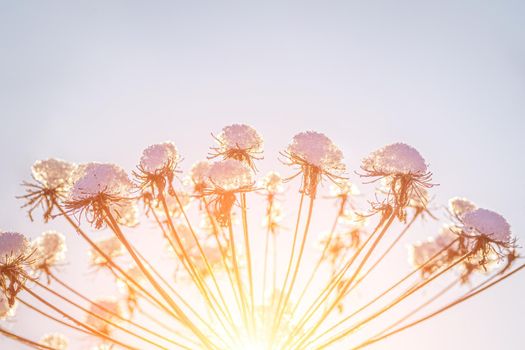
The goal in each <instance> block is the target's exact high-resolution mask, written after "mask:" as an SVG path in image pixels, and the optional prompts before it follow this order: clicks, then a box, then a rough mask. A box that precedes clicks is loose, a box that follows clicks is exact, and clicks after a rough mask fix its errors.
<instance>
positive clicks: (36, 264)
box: [32, 231, 67, 272]
mask: <svg viewBox="0 0 525 350" xmlns="http://www.w3.org/2000/svg"><path fill="white" fill-rule="evenodd" d="M32 246H33V250H34V253H33V256H32V258H33V261H32V267H33V268H34V269H36V270H43V271H44V272H48V271H49V268H50V267H52V266H54V265H56V264H58V263H61V262H63V261H64V259H65V257H66V251H67V247H66V238H65V237H64V235H63V234H61V233H59V232H57V231H45V232H43V233H42V235H41V236H40V237H38V238H37V239H36V240H34V241H33V244H32Z"/></svg>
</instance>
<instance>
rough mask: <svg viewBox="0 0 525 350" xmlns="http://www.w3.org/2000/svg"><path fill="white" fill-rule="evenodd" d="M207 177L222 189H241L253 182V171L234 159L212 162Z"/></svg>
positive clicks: (251, 184)
mask: <svg viewBox="0 0 525 350" xmlns="http://www.w3.org/2000/svg"><path fill="white" fill-rule="evenodd" d="M209 179H210V181H211V183H212V184H213V185H214V186H215V187H216V188H218V189H220V190H222V191H236V190H241V189H243V188H247V187H251V186H253V183H254V178H253V171H252V170H251V169H250V168H249V167H248V166H247V165H246V164H244V163H242V162H240V161H238V160H234V159H225V160H220V161H217V162H214V163H213V164H212V165H211V167H210V172H209Z"/></svg>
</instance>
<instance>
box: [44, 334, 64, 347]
mask: <svg viewBox="0 0 525 350" xmlns="http://www.w3.org/2000/svg"><path fill="white" fill-rule="evenodd" d="M39 343H40V344H42V345H45V346H49V347H51V348H53V349H55V350H67V349H68V348H69V341H68V340H67V338H66V337H65V336H64V335H63V334H59V333H50V334H46V335H44V336H43V337H42V339H40V342H39Z"/></svg>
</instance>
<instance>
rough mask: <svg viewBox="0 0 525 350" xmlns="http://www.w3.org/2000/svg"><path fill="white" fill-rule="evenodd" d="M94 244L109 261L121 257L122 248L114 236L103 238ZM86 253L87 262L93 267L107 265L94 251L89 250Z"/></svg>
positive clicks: (104, 259) (102, 257)
mask: <svg viewBox="0 0 525 350" xmlns="http://www.w3.org/2000/svg"><path fill="white" fill-rule="evenodd" d="M95 244H96V245H97V247H98V248H99V249H100V251H101V252H102V253H104V254H105V255H106V256H107V257H108V258H110V259H113V258H116V257H119V256H122V255H123V254H124V246H123V245H122V242H120V241H119V239H118V238H117V237H115V236H111V237H108V238H103V239H101V240H98V241H96V242H95ZM88 253H89V260H90V262H91V264H92V265H93V266H103V265H105V264H107V259H106V258H105V257H104V255H102V254H100V253H99V252H98V251H97V250H96V249H94V248H91V249H90V250H89V252H88Z"/></svg>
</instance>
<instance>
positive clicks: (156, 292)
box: [0, 125, 524, 350]
mask: <svg viewBox="0 0 525 350" xmlns="http://www.w3.org/2000/svg"><path fill="white" fill-rule="evenodd" d="M214 140H215V141H216V145H215V146H213V147H211V149H210V153H209V155H208V157H207V159H205V160H202V161H200V162H197V163H196V164H194V165H193V166H192V167H191V170H190V171H189V173H188V174H187V175H184V174H183V173H182V172H181V171H180V163H181V161H182V157H181V155H180V153H179V150H178V149H177V147H176V146H175V145H174V144H173V143H172V142H164V143H159V144H155V145H152V146H149V147H148V148H146V149H145V150H144V152H143V154H142V157H141V158H140V160H139V162H138V165H137V168H136V170H135V171H133V172H132V173H131V176H130V175H129V174H128V173H126V171H124V170H123V169H122V168H121V167H119V166H118V165H115V164H103V163H88V164H78V165H77V164H73V163H69V162H66V161H63V160H58V159H48V160H41V161H37V162H36V163H35V164H34V165H33V167H32V177H33V180H32V181H28V182H24V183H23V185H24V187H25V190H26V193H25V194H24V195H21V196H20V198H21V199H22V200H23V207H25V208H26V209H27V210H28V214H29V218H30V219H31V220H33V219H34V218H35V213H36V212H37V211H40V210H41V212H42V218H43V220H44V222H53V221H55V220H65V222H66V223H67V224H68V225H70V226H71V232H70V233H68V235H67V236H68V237H67V239H77V236H78V237H80V238H81V239H83V240H84V241H85V242H86V244H87V250H88V255H89V259H88V260H89V263H90V265H91V266H92V267H93V271H94V272H95V273H101V274H102V273H104V274H108V275H109V276H111V278H112V279H114V281H115V285H116V287H117V289H116V290H118V291H119V293H118V296H111V297H104V298H100V297H97V296H93V295H86V294H85V293H83V292H81V289H82V287H80V288H78V287H75V286H74V285H72V284H71V283H69V282H68V281H65V280H63V279H62V278H61V277H60V276H59V272H60V271H61V270H63V269H66V268H67V266H66V264H65V261H66V260H65V259H66V253H67V249H66V245H65V242H66V237H65V236H64V235H63V234H61V233H59V232H56V231H46V232H44V233H43V234H42V235H41V236H40V237H38V238H37V239H35V240H33V241H32V242H30V241H29V240H28V239H27V238H26V237H25V236H24V235H22V234H20V233H15V232H2V233H0V318H2V319H9V318H12V317H14V314H15V309H16V307H17V306H18V307H20V306H21V307H23V308H24V309H27V310H30V311H31V312H34V313H35V314H39V315H40V316H42V317H45V318H46V319H48V320H49V322H50V323H56V324H59V325H61V327H67V328H69V329H70V331H71V333H72V334H78V335H79V336H82V337H89V339H93V343H92V344H91V345H90V347H91V346H93V347H92V349H99V350H102V349H179V348H181V349H213V350H221V349H224V350H237V349H239V350H240V349H250V350H251V349H258V350H263V349H264V350H277V349H324V348H334V349H336V348H340V346H341V345H340V344H341V343H340V342H345V344H347V343H352V344H353V345H348V348H349V349H354V350H355V349H361V348H364V347H366V346H368V345H370V344H374V343H376V342H380V341H382V340H384V339H385V338H387V337H389V336H392V335H394V334H396V333H399V332H401V331H404V330H407V329H409V328H411V327H413V326H415V325H417V324H419V323H421V322H424V321H426V320H429V319H432V318H434V317H435V316H437V315H439V314H441V313H442V312H444V311H446V310H448V309H450V308H452V307H454V306H456V305H458V304H460V303H462V302H464V301H467V300H468V299H470V298H472V297H474V296H476V295H477V294H479V293H481V292H483V291H485V290H486V289H488V288H491V287H493V286H494V285H496V284H498V283H500V282H501V281H503V280H505V279H506V278H508V277H509V276H511V275H513V274H514V273H516V272H517V271H519V270H521V269H522V268H523V267H524V265H519V266H517V267H516V266H514V265H515V263H516V261H518V259H519V255H518V253H517V251H516V247H517V245H516V242H515V239H514V238H513V237H512V235H511V231H510V226H509V224H508V223H507V221H506V220H505V219H504V218H503V217H502V216H501V215H499V214H497V213H495V212H493V211H490V210H487V209H482V208H478V207H477V206H476V205H475V204H473V203H472V202H470V201H468V200H467V199H464V198H453V199H451V200H450V203H449V207H448V209H447V210H446V217H447V219H446V222H445V223H444V226H443V228H442V230H441V231H440V232H439V233H438V234H437V235H436V236H435V237H432V238H429V239H426V240H420V241H418V242H416V243H414V244H413V245H412V246H411V247H410V249H409V260H410V262H411V264H412V266H413V267H412V268H411V269H410V272H409V273H406V274H402V275H401V276H400V277H399V278H398V279H397V281H396V282H395V283H391V284H384V285H382V286H381V287H376V288H377V290H376V289H374V290H367V293H366V296H365V297H364V298H365V299H366V302H365V303H363V304H362V305H358V306H356V305H354V303H352V302H349V301H355V299H356V298H355V293H356V290H358V287H359V286H360V285H361V284H362V283H363V281H365V280H366V279H371V278H372V277H371V276H373V271H374V270H375V269H376V268H377V267H378V266H380V265H381V263H383V262H384V261H385V260H386V258H387V257H388V256H389V255H390V254H391V253H392V251H393V250H394V249H396V248H399V245H400V244H399V242H400V241H401V239H402V238H403V237H404V236H405V235H406V234H407V232H408V231H409V229H410V228H411V227H413V226H414V223H415V222H416V221H419V220H422V219H428V220H433V219H435V218H436V215H435V211H436V210H437V209H438V207H436V206H433V205H432V204H431V203H430V198H431V194H430V193H431V191H432V190H433V187H434V183H433V182H432V173H431V172H430V171H429V169H428V166H427V163H426V162H425V160H424V159H423V157H422V156H421V155H420V154H419V152H418V151H417V150H416V149H414V148H413V147H411V146H409V145H406V144H403V143H396V144H391V145H387V146H385V147H382V148H380V149H378V150H376V151H374V152H372V153H370V155H368V156H367V157H365V158H364V159H363V161H362V164H361V166H360V169H359V170H357V169H356V171H355V172H356V173H357V174H358V175H360V177H361V178H362V179H363V182H364V183H367V184H371V185H372V186H373V185H375V187H376V188H375V194H374V195H373V196H372V198H370V199H368V200H363V197H362V196H361V195H360V194H359V190H358V189H357V186H356V185H355V184H354V183H351V182H350V181H349V180H348V178H347V175H348V170H347V169H346V167H345V165H344V163H343V153H342V151H341V150H340V149H339V148H338V147H337V146H336V145H335V144H334V143H333V142H332V141H331V140H330V139H329V138H328V137H327V136H325V135H324V134H322V133H318V132H313V131H307V132H302V133H299V134H297V135H295V136H294V137H293V139H292V141H291V143H290V144H289V145H288V147H286V148H285V149H284V150H283V151H282V152H281V156H280V160H281V162H282V163H283V164H284V166H287V167H288V168H286V170H285V171H284V172H285V173H287V174H289V175H287V176H284V177H281V175H279V174H278V173H276V172H270V173H268V174H267V175H263V176H259V175H258V174H257V163H258V162H259V161H260V160H261V159H262V156H263V139H262V137H261V136H260V135H259V133H258V132H257V131H256V130H255V129H253V128H252V127H250V126H247V125H231V126H227V127H225V128H224V129H223V130H222V131H221V132H220V133H219V134H218V135H217V136H214ZM258 177H259V179H257V178H258ZM323 185H327V186H328V187H330V191H329V193H325V192H323V190H322V189H323V188H325V186H323ZM294 188H295V189H296V191H298V195H296V196H291V195H290V194H289V193H286V192H285V189H286V190H287V191H293V189H294ZM285 197H289V198H293V199H295V198H298V203H297V204H296V205H294V204H293V203H292V204H291V203H289V202H290V201H291V200H288V201H285ZM320 201H333V202H334V206H333V207H332V208H333V209H334V214H333V217H334V221H333V224H328V225H326V226H327V227H326V232H323V233H322V234H320V235H317V237H316V235H314V234H313V232H311V231H313V230H312V228H311V226H312V221H320V222H321V223H324V224H325V223H326V221H327V220H326V214H324V213H323V214H322V215H319V214H316V210H315V204H316V203H318V202H320ZM255 202H259V203H260V204H259V206H260V207H262V208H263V212H264V215H263V217H262V219H261V217H260V216H257V217H254V216H253V215H250V213H249V210H248V209H249V208H250V207H253V206H254V204H251V203H255ZM296 208H297V209H296ZM285 214H286V215H288V216H291V220H289V221H288V222H286V223H285V222H284V221H283V220H282V219H283V216H284V215H285ZM139 219H140V220H139ZM139 221H141V224H140V225H139ZM142 227H147V228H151V227H156V229H157V232H158V237H159V238H160V239H162V240H163V241H164V244H161V245H159V246H154V247H153V248H155V250H156V252H157V253H158V254H160V251H162V252H166V251H167V252H168V253H169V255H170V257H171V259H170V264H172V266H173V270H174V271H175V272H174V274H173V275H167V274H166V273H165V270H166V268H165V266H155V264H154V263H152V261H153V260H152V259H148V258H146V255H147V254H146V252H144V251H143V249H141V247H140V246H138V245H137V244H136V242H134V239H132V238H131V237H132V236H133V234H132V233H131V232H133V231H140V230H141V228H142ZM93 231H102V232H105V233H106V235H105V236H104V237H102V238H94V237H95V234H94V232H93ZM97 236H98V234H97ZM130 236H131V237H130ZM256 236H258V237H256ZM284 241H286V242H287V243H282V242H284ZM311 246H317V247H319V253H318V254H315V255H313V254H311V253H310V250H309V249H308V247H311ZM150 248H152V247H150ZM401 249H403V248H401ZM278 256H279V258H278ZM124 260H126V261H127V262H126V263H124ZM163 265H165V264H163ZM443 281H444V282H443ZM445 282H446V283H445ZM376 284H378V285H381V283H380V281H378V283H376ZM443 285H444V286H443ZM427 286H429V287H431V288H430V290H432V292H434V290H435V291H436V292H435V293H430V294H424V299H423V302H420V299H421V298H420V297H416V296H421V293H418V292H421V291H422V290H427V291H428V290H429V287H427ZM432 286H434V287H432ZM401 303H404V304H405V305H408V308H409V311H408V312H404V309H401V310H403V312H401V311H400V309H399V308H398V304H401ZM58 305H60V306H58ZM64 305H65V306H67V307H65V306H64ZM405 309H406V307H405ZM382 317H389V318H388V320H391V322H389V323H388V322H387V323H385V322H383V323H382V324H380V325H379V326H378V325H377V324H376V323H373V321H374V320H376V319H378V318H382ZM374 327H375V328H374ZM362 332H365V333H364V334H365V335H364V336H360V335H359V334H360V333H362ZM0 333H2V334H3V335H4V336H6V337H10V338H12V339H15V340H17V341H19V342H21V343H23V344H25V345H27V346H28V347H30V348H35V349H54V350H63V349H67V348H68V340H67V339H66V338H65V337H64V336H63V335H61V334H57V333H52V334H47V335H44V336H43V337H42V338H41V339H29V338H28V337H26V336H24V335H23V334H18V333H16V332H13V331H11V330H8V329H7V328H5V327H1V328H0Z"/></svg>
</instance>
